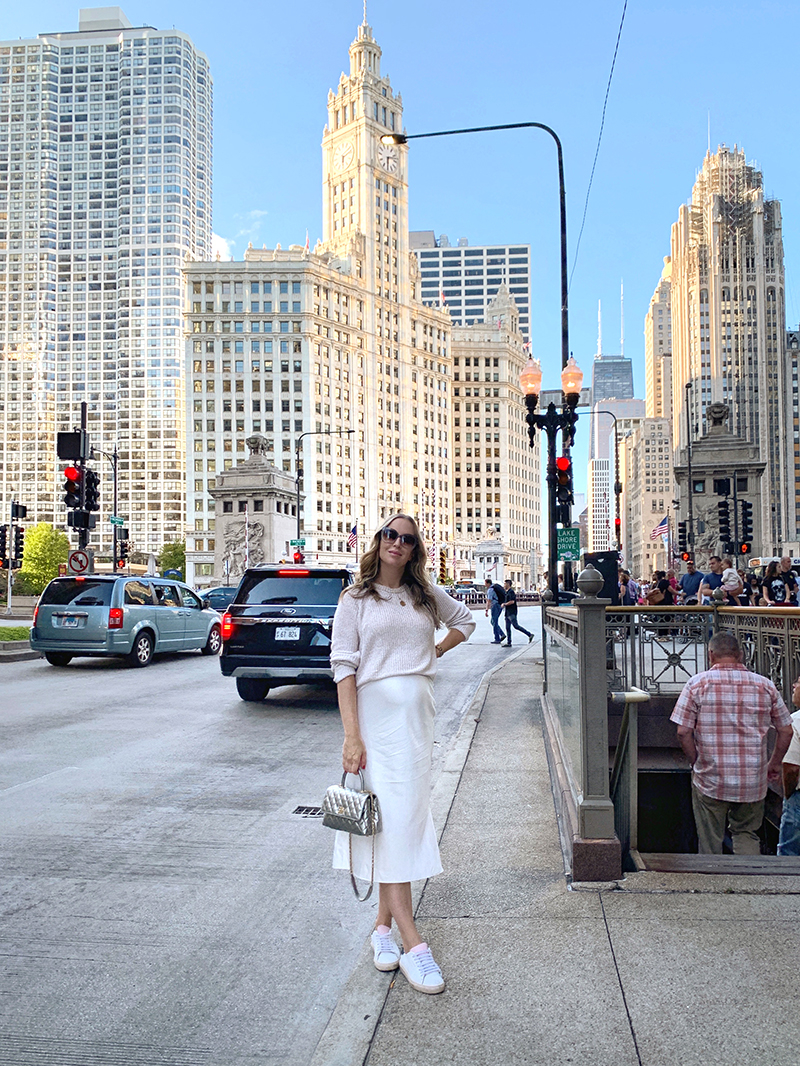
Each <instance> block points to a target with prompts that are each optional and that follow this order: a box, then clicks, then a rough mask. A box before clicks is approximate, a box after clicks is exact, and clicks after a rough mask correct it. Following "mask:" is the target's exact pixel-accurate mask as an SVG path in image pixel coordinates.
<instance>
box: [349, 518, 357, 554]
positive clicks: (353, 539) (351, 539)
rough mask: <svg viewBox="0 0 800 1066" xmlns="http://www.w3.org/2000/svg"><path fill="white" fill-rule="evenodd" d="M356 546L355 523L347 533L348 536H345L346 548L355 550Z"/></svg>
mask: <svg viewBox="0 0 800 1066" xmlns="http://www.w3.org/2000/svg"><path fill="white" fill-rule="evenodd" d="M356 544H358V523H357V522H356V524H355V525H354V526H353V528H352V529H351V530H350V532H349V534H348V536H347V547H348V548H355V546H356Z"/></svg>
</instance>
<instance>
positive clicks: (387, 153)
mask: <svg viewBox="0 0 800 1066" xmlns="http://www.w3.org/2000/svg"><path fill="white" fill-rule="evenodd" d="M378 162H379V163H380V165H381V166H382V167H383V168H384V170H388V171H389V173H390V174H396V173H397V171H398V168H399V166H400V153H399V152H398V151H397V149H396V148H395V147H394V145H390V144H382V145H380V147H379V148H378Z"/></svg>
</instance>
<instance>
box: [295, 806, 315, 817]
mask: <svg viewBox="0 0 800 1066" xmlns="http://www.w3.org/2000/svg"><path fill="white" fill-rule="evenodd" d="M292 814H299V815H300V817H301V818H321V817H322V807H295V809H294V810H293V811H292Z"/></svg>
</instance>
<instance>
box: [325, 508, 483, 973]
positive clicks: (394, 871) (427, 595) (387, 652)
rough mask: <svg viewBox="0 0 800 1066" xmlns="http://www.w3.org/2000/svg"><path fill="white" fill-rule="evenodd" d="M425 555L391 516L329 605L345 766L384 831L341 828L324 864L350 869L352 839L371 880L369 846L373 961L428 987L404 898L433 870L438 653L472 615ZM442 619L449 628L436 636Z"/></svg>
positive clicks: (423, 948) (358, 868) (356, 861)
mask: <svg viewBox="0 0 800 1066" xmlns="http://www.w3.org/2000/svg"><path fill="white" fill-rule="evenodd" d="M426 564H427V554H426V551H425V546H424V544H423V543H422V537H421V535H420V532H419V527H418V526H417V523H416V522H415V520H414V519H413V518H411V517H410V516H409V515H405V514H397V515H394V516H393V517H392V518H390V519H389V520H388V521H387V522H386V523H385V524H384V525H383V526H382V527H381V528H380V529H379V530H378V531H377V532H376V533H375V536H374V537H373V538H372V544H371V545H370V547H369V548H368V550H367V551H366V552H365V553H364V555H363V556H362V558H361V564H360V567H359V572H358V577H357V578H356V580H355V582H354V584H353V585H352V586H351V587H350V588H348V589H346V590H345V591H344V592H343V593H342V596H341V598H340V600H339V606H338V607H337V609H336V614H335V616H334V622H333V637H332V647H331V665H332V667H333V671H334V681H335V682H336V685H337V690H338V697H339V710H340V713H341V716H342V724H343V726H344V744H343V746H342V766H343V768H344V770H345V771H346V772H347V773H350V774H352V773H356V774H357V773H358V772H359V770H362V771H363V772H364V780H365V787H366V788H367V789H369V790H370V791H372V792H374V793H375V794H376V796H377V797H378V803H379V805H380V812H381V830H380V832H379V833H377V834H376V835H375V836H374V837H372V838H371V837H358V836H355V837H350V836H349V834H347V833H341V832H338V833H337V834H336V841H335V843H334V853H333V865H334V868H335V869H348V868H349V865H350V863H349V853H348V844H350V843H352V849H353V850H352V855H353V870H354V872H355V875H356V876H357V877H360V878H362V879H366V880H369V879H370V871H371V869H372V847H373V844H374V848H375V852H374V870H373V871H372V872H373V875H374V880H375V881H377V882H378V887H379V898H378V915H377V922H376V928H375V931H374V932H373V934H372V947H373V953H374V962H375V966H376V967H377V969H379V970H396V969H397V968H398V967H399V968H400V969H401V970H402V972H403V974H404V975H405V976H406V978H407V979H408V981H409V983H410V984H411V986H412V987H413V988H415V989H417V990H418V991H420V992H426V993H435V992H441V991H442V990H443V989H444V979H443V977H442V972H441V970H440V968H439V966H438V965H437V964H436V962H435V961H434V958H433V955H432V954H431V951H430V949H429V947H428V945H427V944H426V943H424V942H423V941H422V938H421V937H420V935H419V932H418V930H417V927H416V925H415V923H414V915H413V910H412V902H411V882H412V881H418V880H422V879H424V878H428V877H433V876H434V875H435V874H438V873H441V872H442V864H441V860H440V857H439V847H438V845H437V842H436V831H435V829H434V826H433V819H432V817H431V811H430V789H431V759H432V754H433V720H434V711H435V708H434V698H433V678H434V675H435V673H436V663H437V659H439V658H441V656H442V655H444V654H445V653H446V652H448V651H449V650H450V649H451V648H454V647H455V646H456V645H457V644H460V643H461V642H462V641H463V640H466V639H467V638H468V637H469V636H470V634H471V633H472V631H473V630H474V628H475V623H474V621H473V619H472V612H471V611H470V610H469V608H467V607H466V606H465V605H464V604H463V603H459V602H458V601H457V600H455V599H453V597H452V596H449V595H448V594H447V593H446V592H445V591H444V589H441V588H438V587H436V586H435V585H432V584H431V582H430V579H429V578H428V572H427V568H426ZM442 626H445V627H446V628H447V633H446V635H445V636H444V637H443V638H442V639H441V640H439V642H438V643H437V642H436V640H435V631H436V630H437V629H439V628H440V627H442ZM392 920H394V921H395V923H396V924H397V928H398V930H399V933H400V937H401V940H402V951H401V949H400V947H399V946H398V944H397V942H396V941H395V939H394V937H393V935H392V928H391V927H392Z"/></svg>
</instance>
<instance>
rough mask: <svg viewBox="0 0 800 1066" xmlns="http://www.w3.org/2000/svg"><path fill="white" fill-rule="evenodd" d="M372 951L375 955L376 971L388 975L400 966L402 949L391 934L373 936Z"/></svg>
mask: <svg viewBox="0 0 800 1066" xmlns="http://www.w3.org/2000/svg"><path fill="white" fill-rule="evenodd" d="M372 950H373V952H374V953H375V956H374V958H375V969H376V970H382V971H383V972H384V973H387V972H388V971H389V970H396V969H397V967H398V966H399V965H400V948H399V947H398V946H397V943H396V942H395V939H394V937H393V936H392V934H391V933H379V932H378V930H377V929H376V930H375V932H374V933H373V934H372Z"/></svg>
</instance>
